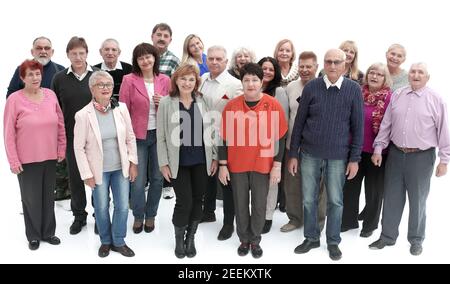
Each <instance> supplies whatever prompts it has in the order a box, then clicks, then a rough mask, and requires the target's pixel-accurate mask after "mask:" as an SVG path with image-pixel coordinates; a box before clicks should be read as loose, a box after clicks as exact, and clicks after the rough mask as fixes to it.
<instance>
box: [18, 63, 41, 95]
mask: <svg viewBox="0 0 450 284" xmlns="http://www.w3.org/2000/svg"><path fill="white" fill-rule="evenodd" d="M21 79H22V81H23V83H24V85H25V88H29V89H34V90H36V89H39V88H40V87H41V82H42V74H41V70H39V69H33V70H32V69H30V68H27V69H26V71H25V77H21Z"/></svg>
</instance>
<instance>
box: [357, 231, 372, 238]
mask: <svg viewBox="0 0 450 284" xmlns="http://www.w3.org/2000/svg"><path fill="white" fill-rule="evenodd" d="M372 234H373V231H364V230H363V231H361V233H360V234H359V236H360V237H361V238H368V237H370V236H372Z"/></svg>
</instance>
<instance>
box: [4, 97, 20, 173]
mask: <svg viewBox="0 0 450 284" xmlns="http://www.w3.org/2000/svg"><path fill="white" fill-rule="evenodd" d="M15 103H16V102H15V99H14V98H11V99H9V100H7V101H6V105H5V112H4V114H3V137H4V141H5V142H4V143H5V149H6V156H7V158H8V162H9V166H10V168H11V169H16V168H18V167H19V166H21V162H20V160H19V155H18V153H17V144H16V121H17V113H16V110H15Z"/></svg>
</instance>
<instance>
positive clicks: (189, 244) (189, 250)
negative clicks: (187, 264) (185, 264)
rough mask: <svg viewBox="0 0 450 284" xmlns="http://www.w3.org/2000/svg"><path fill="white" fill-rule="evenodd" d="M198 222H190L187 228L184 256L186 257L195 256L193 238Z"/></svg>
mask: <svg viewBox="0 0 450 284" xmlns="http://www.w3.org/2000/svg"><path fill="white" fill-rule="evenodd" d="M199 223H200V221H192V222H191V223H190V224H189V226H188V228H187V233H186V256H187V257H194V256H195V255H196V254H197V250H196V249H195V242H194V237H195V233H196V232H197V227H198V224H199Z"/></svg>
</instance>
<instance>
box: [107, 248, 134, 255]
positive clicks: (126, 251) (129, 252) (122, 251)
mask: <svg viewBox="0 0 450 284" xmlns="http://www.w3.org/2000/svg"><path fill="white" fill-rule="evenodd" d="M111 250H112V251H115V252H118V253H120V254H121V255H123V256H126V257H133V256H134V255H135V254H134V251H133V250H131V249H130V248H129V247H128V246H127V245H123V246H121V247H116V246H111Z"/></svg>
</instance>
